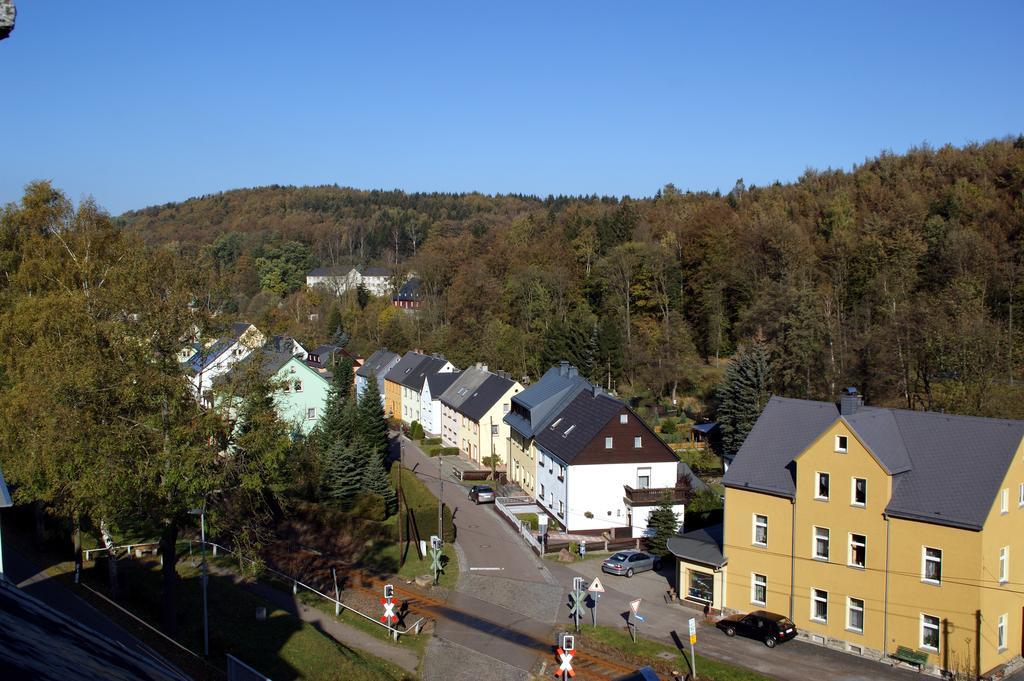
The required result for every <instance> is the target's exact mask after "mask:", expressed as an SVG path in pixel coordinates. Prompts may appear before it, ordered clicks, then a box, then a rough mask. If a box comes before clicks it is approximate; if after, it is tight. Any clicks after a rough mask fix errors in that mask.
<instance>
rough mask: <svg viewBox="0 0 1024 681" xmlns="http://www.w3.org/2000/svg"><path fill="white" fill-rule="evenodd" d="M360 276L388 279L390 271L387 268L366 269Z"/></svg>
mask: <svg viewBox="0 0 1024 681" xmlns="http://www.w3.org/2000/svg"><path fill="white" fill-rule="evenodd" d="M360 274H361V275H363V276H364V277H390V276H391V270H390V269H388V268H387V267H367V268H365V269H363V270H361V271H360Z"/></svg>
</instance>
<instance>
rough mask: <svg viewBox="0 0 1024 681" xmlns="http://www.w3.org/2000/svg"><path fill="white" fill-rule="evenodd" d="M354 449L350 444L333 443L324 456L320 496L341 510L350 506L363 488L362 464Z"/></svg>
mask: <svg viewBox="0 0 1024 681" xmlns="http://www.w3.org/2000/svg"><path fill="white" fill-rule="evenodd" d="M361 458H362V457H361V456H360V455H359V453H358V451H357V450H356V448H355V447H354V446H353V445H351V444H342V443H341V442H337V443H335V444H334V445H333V446H331V447H330V449H328V450H327V452H326V453H325V455H324V465H323V478H322V480H321V483H320V487H321V494H322V496H324V497H326V498H328V499H332V500H334V501H336V502H338V504H340V505H341V507H342V508H348V507H349V506H351V505H352V502H353V501H354V500H355V498H356V495H357V494H359V492H360V491H361V490H362V488H363V476H364V473H363V464H362V461H361Z"/></svg>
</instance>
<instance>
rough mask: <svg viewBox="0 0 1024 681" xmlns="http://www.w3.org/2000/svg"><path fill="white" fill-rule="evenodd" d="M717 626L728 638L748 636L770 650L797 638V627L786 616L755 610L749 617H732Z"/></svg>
mask: <svg viewBox="0 0 1024 681" xmlns="http://www.w3.org/2000/svg"><path fill="white" fill-rule="evenodd" d="M715 626H716V627H718V628H719V629H721V630H722V631H724V632H725V635H726V636H735V635H736V634H739V635H741V636H748V637H750V638H756V639H757V640H758V641H763V642H764V644H765V645H766V646H768V647H769V648H774V647H775V644H776V643H780V642H782V641H788V640H790V639H791V638H796V625H795V624H793V622H792V621H791V620H790V619H789V618H788V617H786V616H784V615H776V614H775V613H774V612H768V611H767V610H755V611H754V612H752V613H750V614H747V615H730V616H729V617H725V618H723V619H720V620H718V622H716V623H715Z"/></svg>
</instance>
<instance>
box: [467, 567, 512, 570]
mask: <svg viewBox="0 0 1024 681" xmlns="http://www.w3.org/2000/svg"><path fill="white" fill-rule="evenodd" d="M469 569H470V570H504V569H505V568H503V567H471V568H469Z"/></svg>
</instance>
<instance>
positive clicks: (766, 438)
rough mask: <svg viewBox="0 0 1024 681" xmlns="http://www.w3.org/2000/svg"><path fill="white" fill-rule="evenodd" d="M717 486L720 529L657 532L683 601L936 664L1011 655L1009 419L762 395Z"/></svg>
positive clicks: (1023, 613) (1018, 517) (1015, 617)
mask: <svg viewBox="0 0 1024 681" xmlns="http://www.w3.org/2000/svg"><path fill="white" fill-rule="evenodd" d="M723 482H724V485H725V511H724V521H723V523H722V524H721V525H717V526H714V527H709V528H703V529H701V530H699V531H696V532H688V533H686V534H683V535H682V536H680V537H676V538H673V539H672V540H670V542H669V548H670V550H671V551H672V552H673V553H674V554H675V555H676V556H677V558H678V573H677V580H678V589H679V593H680V595H681V596H682V597H685V598H687V599H689V600H691V601H694V602H696V603H699V604H706V605H708V606H709V607H712V608H714V609H716V610H723V611H739V612H746V611H749V610H755V609H765V610H769V611H773V612H777V613H782V614H785V615H788V616H789V617H790V619H792V620H793V621H794V622H795V623H796V625H797V628H798V629H799V630H800V631H801V632H802V633H803V634H804V635H806V636H807V637H808V638H810V639H811V640H812V641H815V642H817V643H819V644H823V645H827V646H830V647H834V648H838V649H841V650H845V651H848V652H852V653H855V654H860V655H868V656H873V657H876V658H883V657H888V656H893V655H896V656H901V657H903V658H908V657H913V656H914V655H920V656H922V657H923V658H924V659H925V660H926V662H925V665H926V666H927V667H929V668H930V669H931V670H932V671H936V672H938V671H944V672H947V673H950V674H952V673H954V672H960V673H965V674H967V676H970V677H971V678H974V677H975V674H977V673H982V674H983V675H990V674H994V673H997V672H1002V671H1005V670H1006V669H1007V668H1012V667H1014V666H1017V665H1020V664H1021V655H1022V653H1024V421H1011V420H1001V419H990V418H976V417H970V416H956V415H951V414H944V413H934V412H920V411H906V410H900V409H884V408H877V407H869V406H866V405H865V404H864V403H863V400H862V399H861V397H860V396H859V395H858V394H857V392H856V391H855V390H853V389H850V390H848V391H847V393H846V394H845V395H844V396H843V397H842V399H841V400H840V401H839V402H838V403H832V402H817V401H809V400H797V399H785V398H781V397H773V398H772V399H771V400H770V401H769V402H768V405H767V406H766V407H765V409H764V411H763V412H762V414H761V415H760V418H759V419H758V420H757V422H756V424H755V425H754V427H753V429H752V430H751V431H750V434H749V435H748V437H747V438H746V441H745V442H744V444H743V446H742V447H741V449H740V450H739V452H738V453H737V454H736V457H735V459H734V461H733V463H732V465H731V466H730V467H729V470H728V471H727V472H726V474H725V477H724V480H723ZM908 653H909V654H908Z"/></svg>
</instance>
